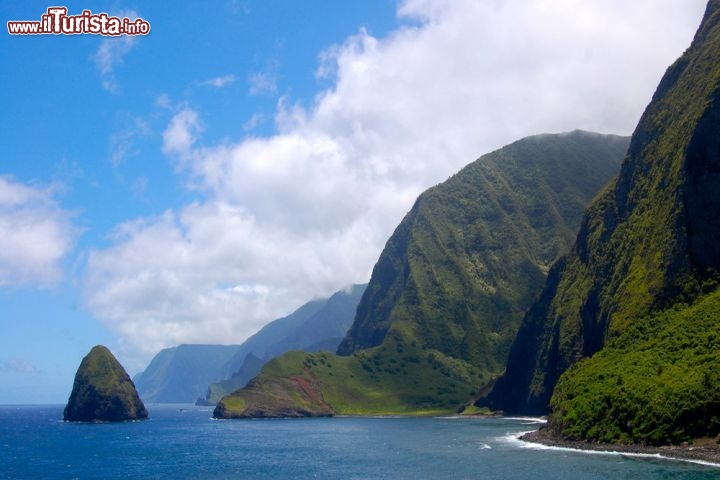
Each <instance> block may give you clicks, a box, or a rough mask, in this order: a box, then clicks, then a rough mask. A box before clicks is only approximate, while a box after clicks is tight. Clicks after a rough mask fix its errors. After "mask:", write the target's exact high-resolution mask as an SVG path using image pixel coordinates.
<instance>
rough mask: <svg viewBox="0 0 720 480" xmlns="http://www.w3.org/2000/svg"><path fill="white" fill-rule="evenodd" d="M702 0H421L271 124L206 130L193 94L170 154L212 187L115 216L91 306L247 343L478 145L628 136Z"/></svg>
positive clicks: (124, 319) (342, 273)
mask: <svg viewBox="0 0 720 480" xmlns="http://www.w3.org/2000/svg"><path fill="white" fill-rule="evenodd" d="M703 4H704V0H692V1H682V2H679V1H676V0H645V1H636V2H627V1H625V0H608V1H604V2H590V1H580V0H562V1H560V0H530V1H525V0H524V1H492V2H477V1H475V0H467V1H460V0H452V1H450V0H447V1H444V0H409V1H406V2H404V3H402V4H401V5H400V7H399V10H398V14H399V16H400V17H401V20H402V21H401V24H402V25H403V26H402V27H400V28H398V29H397V30H395V31H393V32H391V33H390V34H388V35H387V36H385V37H383V38H376V37H373V36H372V35H370V34H369V33H367V32H366V31H364V30H361V31H359V32H358V33H357V34H355V35H353V36H352V37H350V38H348V39H347V40H346V41H345V42H343V43H342V44H340V45H336V46H332V47H328V49H327V50H325V51H324V52H320V54H319V59H320V60H319V66H318V71H317V74H318V76H323V77H326V79H328V78H329V79H330V80H331V84H332V86H331V88H328V89H327V90H325V91H321V92H319V93H318V95H317V96H316V97H315V99H314V101H313V102H312V104H309V105H308V104H300V103H294V102H293V101H292V100H291V99H288V98H283V99H281V100H280V102H279V104H278V109H277V112H276V118H275V122H276V134H274V135H272V136H269V137H248V138H243V139H237V140H235V141H232V140H225V141H223V142H222V143H218V144H213V145H207V144H204V142H203V141H202V134H203V124H202V118H201V115H200V114H199V113H198V110H197V109H196V108H193V106H185V107H183V108H182V109H181V110H179V111H177V112H176V113H175V115H174V117H173V118H172V119H171V121H170V122H169V125H168V126H167V129H166V130H165V133H164V149H163V150H164V152H165V153H166V154H167V155H168V156H169V157H171V158H172V159H173V161H174V162H176V163H177V164H178V165H180V166H181V168H182V169H183V171H185V172H187V174H188V176H189V178H190V182H189V183H190V185H191V187H192V188H194V189H197V190H198V191H200V192H202V198H204V200H202V201H199V202H198V203H193V204H190V205H186V206H184V207H182V208H179V209H177V210H175V211H168V212H165V213H164V214H162V215H160V216H158V217H157V218H144V219H139V220H136V221H133V222H130V223H128V224H125V225H122V226H120V227H119V228H118V231H117V232H116V233H117V237H116V239H115V243H114V246H112V247H111V248H108V249H106V250H98V251H95V252H93V253H92V254H91V255H90V257H89V261H88V269H87V271H88V278H87V284H88V285H89V286H92V288H88V302H89V305H90V307H91V309H92V310H93V312H95V314H96V315H97V316H98V317H99V318H101V319H103V320H105V321H106V322H107V323H108V324H109V325H110V326H111V327H112V328H114V329H115V330H116V331H118V332H119V333H120V334H121V335H122V336H123V338H124V339H125V341H126V345H127V348H128V350H132V351H133V352H135V353H136V354H137V358H147V357H148V356H149V355H151V354H152V353H154V352H155V351H157V349H159V348H161V347H164V346H168V345H172V344H177V343H181V342H222V343H229V342H240V341H242V340H243V339H244V338H246V337H247V336H248V335H249V334H250V333H252V332H253V331H255V330H256V329H257V328H258V327H259V326H261V325H262V324H263V323H264V322H267V321H268V320H271V319H272V318H274V317H277V316H279V315H282V314H285V313H288V312H289V311H290V310H292V308H294V307H297V306H298V305H299V304H301V303H302V302H304V301H306V300H309V299H310V298H312V297H314V296H319V295H327V294H330V293H332V291H334V290H337V289H340V288H342V287H343V286H345V285H347V284H349V283H351V282H360V281H366V280H367V279H368V277H369V274H370V271H371V269H372V266H373V264H374V262H375V260H376V259H377V256H378V254H379V253H380V251H381V249H382V247H383V245H384V242H385V241H386V240H387V238H388V236H389V235H390V234H391V233H392V230H393V228H394V227H395V226H396V225H397V223H398V222H399V221H400V219H401V218H402V216H403V214H404V213H405V212H406V211H407V210H408V209H409V208H410V207H411V205H412V202H413V200H414V199H415V198H416V196H417V195H418V194H419V193H420V192H421V191H422V190H423V189H425V188H427V187H429V186H431V185H433V184H435V183H437V182H439V181H442V180H444V179H445V178H447V177H448V176H449V175H451V174H452V173H454V172H455V171H457V170H458V169H460V168H461V167H462V166H463V165H465V164H467V163H469V162H470V161H472V160H473V159H474V158H476V157H477V156H479V155H480V154H482V153H485V152H487V151H489V150H491V149H494V148H497V147H500V146H502V145H503V144H506V143H509V142H511V141H513V140H515V139H518V138H520V137H523V136H526V135H530V134H535V133H541V132H558V131H567V130H571V129H575V128H583V129H588V130H595V131H600V132H612V133H623V134H629V133H630V132H631V131H632V128H633V126H634V124H635V123H636V122H637V120H638V118H639V116H640V114H641V112H642V110H643V108H644V106H645V105H646V104H647V102H648V101H649V99H650V97H651V95H652V93H653V90H654V88H655V85H656V84H657V83H658V81H659V79H660V76H661V75H662V73H663V71H664V69H665V68H666V67H667V66H668V65H669V64H670V63H671V62H672V61H673V60H674V59H675V58H676V57H677V56H678V55H679V54H680V53H682V51H683V49H684V48H685V47H686V46H687V45H688V44H689V42H690V40H691V38H692V34H693V32H694V29H695V28H696V26H697V24H698V22H699V20H700V17H701V15H702V10H703ZM128 353H130V352H128Z"/></svg>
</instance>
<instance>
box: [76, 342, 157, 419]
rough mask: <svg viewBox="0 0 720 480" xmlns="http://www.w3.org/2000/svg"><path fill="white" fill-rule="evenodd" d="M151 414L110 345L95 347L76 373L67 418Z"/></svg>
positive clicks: (113, 417) (138, 416) (136, 417)
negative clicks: (107, 346) (108, 346)
mask: <svg viewBox="0 0 720 480" xmlns="http://www.w3.org/2000/svg"><path fill="white" fill-rule="evenodd" d="M147 416H148V413H147V410H146V409H145V405H143V402H142V400H140V397H139V396H138V393H137V390H135V385H134V384H133V382H132V380H130V377H129V376H128V374H127V372H126V371H125V369H124V368H123V367H122V365H120V363H119V362H118V361H117V359H116V358H115V357H114V356H113V354H112V353H110V350H108V349H107V348H106V347H104V346H102V345H97V346H95V347H93V349H92V350H90V353H88V354H87V355H86V356H85V358H83V360H82V362H81V363H80V367H79V368H78V371H77V373H76V374H75V383H74V384H73V389H72V393H71V394H70V399H69V400H68V403H67V405H66V406H65V413H64V420H65V421H68V422H122V421H126V420H140V419H145V418H147Z"/></svg>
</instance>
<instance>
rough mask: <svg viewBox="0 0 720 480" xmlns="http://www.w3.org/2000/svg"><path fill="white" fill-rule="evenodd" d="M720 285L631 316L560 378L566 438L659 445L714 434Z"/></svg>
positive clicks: (719, 397)
mask: <svg viewBox="0 0 720 480" xmlns="http://www.w3.org/2000/svg"><path fill="white" fill-rule="evenodd" d="M718 319H720V290H719V291H716V292H714V293H712V294H710V295H707V296H705V297H703V298H701V299H700V300H699V301H698V302H697V303H695V304H694V305H692V306H690V307H687V306H685V305H676V306H675V307H674V308H672V309H670V310H668V311H666V312H663V313H661V314H656V315H651V316H648V317H646V318H644V319H642V320H638V321H636V322H633V324H632V325H631V326H629V327H628V328H627V329H626V331H625V332H624V333H623V334H622V335H621V336H619V337H618V338H616V339H614V340H612V341H611V342H609V343H608V346H607V347H606V348H604V349H603V350H602V351H600V352H599V353H598V354H597V355H595V356H593V357H592V358H590V359H587V360H583V361H581V362H580V363H578V364H577V365H575V366H574V367H573V368H572V369H570V370H569V371H568V372H567V373H566V374H565V375H563V376H562V377H561V379H560V381H559V382H558V385H557V388H556V389H555V394H554V395H553V399H552V407H553V413H552V416H551V422H550V424H551V425H552V427H553V428H554V429H555V431H556V432H557V433H559V434H560V435H562V436H563V437H565V438H569V439H573V440H577V439H583V440H589V441H600V442H610V443H643V444H652V445H661V444H667V443H679V442H684V441H690V440H692V439H695V438H700V437H715V436H717V435H718V434H719V433H720V355H718V352H720V322H719V321H718Z"/></svg>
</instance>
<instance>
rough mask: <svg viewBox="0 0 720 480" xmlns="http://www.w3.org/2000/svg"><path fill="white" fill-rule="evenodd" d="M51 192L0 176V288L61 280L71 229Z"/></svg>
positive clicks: (68, 221) (70, 245)
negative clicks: (62, 262) (62, 263)
mask: <svg viewBox="0 0 720 480" xmlns="http://www.w3.org/2000/svg"><path fill="white" fill-rule="evenodd" d="M53 193H54V192H53V189H52V188H47V189H42V188H37V187H34V186H29V185H25V184H23V183H21V182H18V181H16V180H14V179H12V178H10V177H3V176H0V232H3V233H2V235H0V287H8V286H27V285H30V286H43V287H45V286H51V285H53V284H55V283H57V282H58V281H59V280H60V279H62V276H63V272H62V266H61V261H62V259H63V258H64V257H65V256H66V255H67V254H68V252H69V251H70V249H71V247H72V243H73V238H74V231H73V228H72V225H71V221H70V214H69V213H68V212H66V211H64V210H62V209H60V208H59V207H58V206H57V205H56V203H55V201H54V200H53Z"/></svg>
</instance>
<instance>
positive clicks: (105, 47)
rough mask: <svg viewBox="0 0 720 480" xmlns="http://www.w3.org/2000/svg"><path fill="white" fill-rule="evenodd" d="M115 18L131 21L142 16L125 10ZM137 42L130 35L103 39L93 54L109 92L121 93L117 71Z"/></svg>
mask: <svg viewBox="0 0 720 480" xmlns="http://www.w3.org/2000/svg"><path fill="white" fill-rule="evenodd" d="M113 16H117V17H119V18H125V17H127V18H129V19H130V20H131V21H132V20H135V19H137V18H140V15H138V13H137V12H136V11H134V10H127V11H125V10H123V11H121V12H119V13H117V14H115V15H113ZM137 42H138V38H137V37H135V36H129V35H121V36H119V37H107V38H103V40H102V41H101V42H100V45H99V46H98V49H97V51H96V52H95V53H94V54H93V56H92V60H93V61H94V62H95V67H96V68H97V71H98V74H99V75H100V83H101V85H102V87H103V88H104V89H105V90H107V91H108V92H110V93H118V92H119V91H120V85H119V84H118V82H117V79H116V78H115V69H116V68H117V67H118V66H119V65H121V64H122V62H123V59H124V58H125V56H126V55H127V54H128V53H130V51H131V50H132V49H133V48H135V46H136V45H137Z"/></svg>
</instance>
